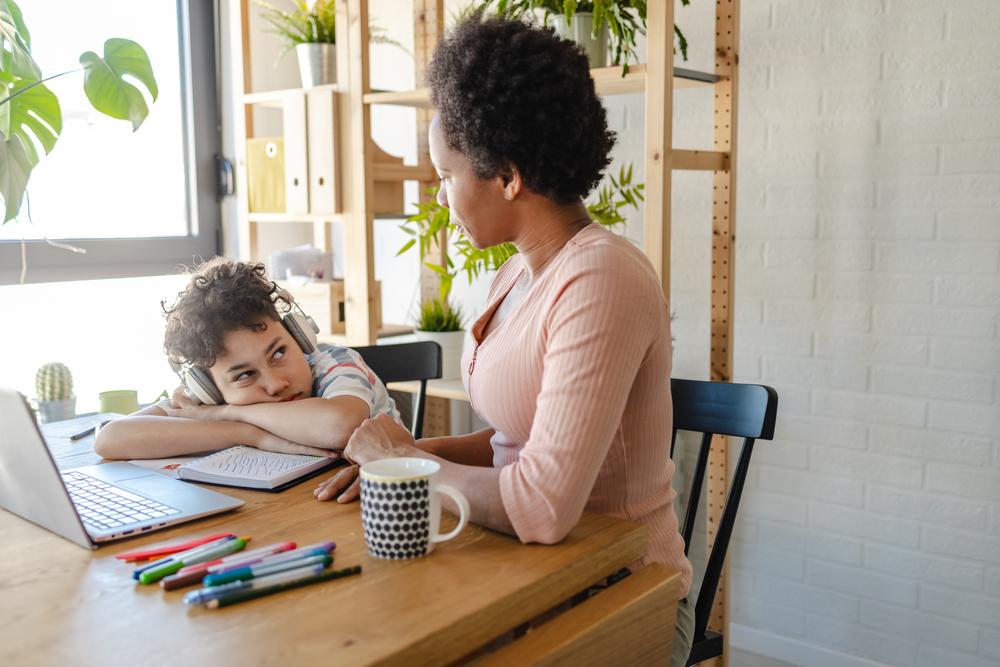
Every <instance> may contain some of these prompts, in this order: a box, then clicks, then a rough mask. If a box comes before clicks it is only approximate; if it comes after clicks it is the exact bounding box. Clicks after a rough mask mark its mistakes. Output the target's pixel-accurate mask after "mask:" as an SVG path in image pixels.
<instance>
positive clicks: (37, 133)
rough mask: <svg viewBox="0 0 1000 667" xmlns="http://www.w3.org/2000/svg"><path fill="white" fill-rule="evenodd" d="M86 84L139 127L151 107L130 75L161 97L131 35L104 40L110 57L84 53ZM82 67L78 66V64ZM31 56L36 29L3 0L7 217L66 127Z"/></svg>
mask: <svg viewBox="0 0 1000 667" xmlns="http://www.w3.org/2000/svg"><path fill="white" fill-rule="evenodd" d="M80 64H81V65H83V70H84V80H83V89H84V92H85V93H86V95H87V99H88V100H90V103H91V104H92V105H93V107H94V108H95V109H97V110H98V111H100V112H101V113H104V114H107V115H108V116H111V117H112V118H119V119H122V120H128V121H129V122H131V123H132V131H133V132H134V131H135V130H137V129H139V126H140V125H142V123H143V121H144V120H145V119H146V116H148V115H149V108H148V107H147V106H146V100H145V99H144V98H143V95H142V92H140V90H139V89H138V88H137V87H136V86H134V85H133V84H131V83H129V82H128V81H126V80H125V78H124V77H125V76H129V77H133V78H134V79H136V80H138V81H139V82H140V83H141V84H142V85H143V86H145V87H146V88H147V89H148V91H149V94H150V96H151V97H152V98H153V100H154V101H155V100H156V98H157V96H158V95H159V89H158V88H157V86H156V79H155V78H154V77H153V69H152V67H151V66H150V64H149V57H148V56H147V55H146V51H145V50H144V49H143V48H142V47H141V46H139V45H138V44H136V43H135V42H133V41H131V40H128V39H119V38H112V39H109V40H108V41H106V42H105V43H104V57H103V58H102V57H100V56H98V55H97V54H96V53H94V52H93V51H87V52H86V53H84V54H83V55H81V56H80ZM72 71H77V70H72ZM69 73H70V72H63V73H61V74H56V75H55V76H51V77H48V78H46V79H43V78H42V73H41V70H39V68H38V65H37V64H36V63H35V60H34V58H32V57H31V35H30V33H29V32H28V28H27V26H26V25H25V24H24V19H23V17H22V16H21V10H20V8H19V7H18V6H17V3H15V2H14V0H0V196H2V197H3V203H4V218H3V221H4V222H8V221H9V220H12V219H13V218H14V217H15V216H16V215H17V213H18V211H19V210H20V208H21V200H22V199H23V198H24V191H25V189H26V188H27V186H28V179H29V178H31V170H32V169H34V168H35V165H37V164H38V160H39V159H40V157H41V156H40V155H39V154H38V147H39V146H40V147H41V148H42V150H43V151H45V153H46V154H48V153H50V152H51V151H52V149H53V148H54V147H55V145H56V141H57V140H58V139H59V134H60V133H61V132H62V111H61V110H60V108H59V99H58V98H57V97H56V96H55V94H54V93H53V92H52V91H51V90H49V89H48V88H47V87H46V86H45V84H44V83H43V82H44V81H48V79H54V78H55V77H56V76H63V75H64V74H69Z"/></svg>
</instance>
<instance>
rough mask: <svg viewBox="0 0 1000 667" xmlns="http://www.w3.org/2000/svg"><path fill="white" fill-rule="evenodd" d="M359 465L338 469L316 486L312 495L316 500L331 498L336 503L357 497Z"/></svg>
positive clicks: (359, 481)
mask: <svg viewBox="0 0 1000 667" xmlns="http://www.w3.org/2000/svg"><path fill="white" fill-rule="evenodd" d="M360 470H361V466H359V465H357V464H355V465H350V466H347V467H346V468H344V469H343V470H340V471H339V472H338V473H337V474H336V475H334V476H333V477H331V478H330V479H328V480H326V481H325V482H323V483H322V484H320V485H319V486H317V487H316V490H315V491H313V495H314V496H316V500H332V499H333V498H334V497H336V498H337V502H338V503H349V502H353V501H355V500H357V499H358V496H359V495H360V494H361V476H360V475H359V471H360Z"/></svg>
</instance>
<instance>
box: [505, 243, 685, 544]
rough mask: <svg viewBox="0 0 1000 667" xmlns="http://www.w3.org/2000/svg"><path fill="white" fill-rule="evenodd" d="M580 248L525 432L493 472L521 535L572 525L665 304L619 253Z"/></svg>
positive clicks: (553, 313)
mask: <svg viewBox="0 0 1000 667" xmlns="http://www.w3.org/2000/svg"><path fill="white" fill-rule="evenodd" d="M581 255H582V256H581V257H578V258H575V259H576V260H577V261H574V263H573V268H572V270H571V271H568V272H567V276H566V277H565V278H564V279H563V280H562V282H561V286H560V289H559V290H558V291H557V292H556V294H555V297H554V300H553V302H552V303H551V305H550V307H549V308H548V311H547V315H546V320H545V329H544V333H545V336H544V343H543V344H544V346H545V347H544V353H543V366H544V367H543V370H542V384H541V392H540V394H539V396H538V401H537V405H536V410H535V418H534V421H533V422H532V426H531V431H530V437H529V439H528V442H526V443H525V445H524V447H523V449H522V450H521V453H520V456H519V458H518V460H517V461H516V462H515V463H513V464H511V465H509V466H507V467H505V468H503V470H501V472H500V495H501V499H502V502H503V505H504V509H505V510H506V512H507V516H508V518H509V519H510V521H511V524H512V525H513V527H514V530H515V532H516V533H517V536H518V537H519V538H520V539H521V541H522V542H541V543H546V544H551V543H555V542H558V541H560V540H562V539H563V538H564V537H565V536H566V534H567V533H568V532H569V531H570V530H572V528H573V527H574V526H575V525H576V524H577V523H578V522H579V520H580V516H581V514H582V513H583V510H584V507H585V506H586V503H587V499H588V498H589V496H590V494H591V491H592V489H593V487H594V482H595V480H596V479H597V474H598V472H599V470H600V467H601V465H602V464H603V462H604V460H605V458H606V457H607V454H608V451H609V448H610V447H611V443H612V442H613V440H614V437H615V434H616V433H617V432H618V431H619V429H620V428H621V419H622V414H623V412H624V411H625V406H626V403H627V401H628V400H629V394H630V392H631V389H632V385H633V384H634V382H635V378H636V375H637V373H638V370H639V367H640V365H641V364H642V362H643V359H644V358H646V356H647V354H648V352H649V349H650V346H651V345H652V344H653V341H654V340H656V327H657V323H658V321H659V318H660V316H661V312H660V311H661V310H662V309H664V308H665V307H666V306H665V303H664V301H663V297H662V294H661V293H660V290H659V285H658V284H655V281H654V280H653V278H652V277H651V276H650V275H649V274H648V273H647V272H645V271H644V270H643V269H642V268H640V267H637V266H636V265H635V263H634V260H633V259H632V258H631V257H629V256H627V254H626V253H623V252H607V251H606V248H605V249H604V251H601V250H600V249H593V250H589V251H587V252H583V253H581ZM663 381H664V382H667V381H668V379H667V378H664V379H663Z"/></svg>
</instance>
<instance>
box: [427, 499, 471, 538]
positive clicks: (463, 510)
mask: <svg viewBox="0 0 1000 667" xmlns="http://www.w3.org/2000/svg"><path fill="white" fill-rule="evenodd" d="M434 493H443V494H445V495H449V496H451V499H452V500H454V501H455V504H456V505H458V525H457V526H455V528H454V530H452V531H451V532H450V533H447V534H446V535H442V534H441V533H435V534H434V535H431V543H432V544H438V543H439V542H447V541H448V540H450V539H451V538H453V537H455V536H456V535H458V534H459V533H460V532H462V529H463V528H465V526H466V525H467V524H468V523H469V501H468V500H466V499H465V496H464V495H462V492H461V491H459V490H458V489H456V488H454V487H451V486H448V485H447V484H436V485H435V486H434Z"/></svg>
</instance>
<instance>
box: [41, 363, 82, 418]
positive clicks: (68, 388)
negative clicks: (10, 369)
mask: <svg viewBox="0 0 1000 667" xmlns="http://www.w3.org/2000/svg"><path fill="white" fill-rule="evenodd" d="M35 391H36V394H37V398H38V413H39V415H40V416H41V418H42V422H43V423H45V422H53V421H60V420H62V419H70V418H72V417H75V416H76V397H75V396H74V395H73V375H72V374H71V373H70V372H69V368H67V367H66V365H65V364H61V363H59V362H51V363H48V364H44V365H43V366H42V367H41V368H39V369H38V372H37V373H35Z"/></svg>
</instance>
